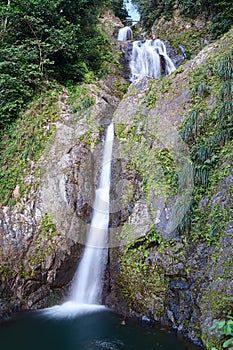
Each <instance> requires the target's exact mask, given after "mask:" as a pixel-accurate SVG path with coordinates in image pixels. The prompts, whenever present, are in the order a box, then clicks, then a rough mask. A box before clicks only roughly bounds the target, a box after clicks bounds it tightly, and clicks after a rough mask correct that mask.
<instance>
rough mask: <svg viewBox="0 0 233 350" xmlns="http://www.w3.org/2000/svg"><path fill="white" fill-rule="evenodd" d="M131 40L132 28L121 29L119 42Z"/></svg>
mask: <svg viewBox="0 0 233 350" xmlns="http://www.w3.org/2000/svg"><path fill="white" fill-rule="evenodd" d="M131 39H132V29H131V28H130V27H127V26H126V27H123V28H120V29H119V31H118V37H117V40H119V41H126V40H131Z"/></svg>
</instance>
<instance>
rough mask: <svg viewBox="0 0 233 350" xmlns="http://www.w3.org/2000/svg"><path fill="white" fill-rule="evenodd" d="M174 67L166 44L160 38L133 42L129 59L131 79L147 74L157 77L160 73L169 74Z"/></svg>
mask: <svg viewBox="0 0 233 350" xmlns="http://www.w3.org/2000/svg"><path fill="white" fill-rule="evenodd" d="M175 69H176V67H175V65H174V64H173V62H172V60H171V59H170V58H169V56H168V55H167V50H166V46H165V45H164V43H163V42H162V41H161V40H160V39H156V40H152V39H150V40H142V41H139V40H137V41H134V42H133V51H132V57H131V61H130V70H131V79H130V80H131V81H133V80H135V79H137V78H139V77H143V76H147V77H150V78H159V77H160V76H161V74H163V73H164V74H170V73H172V72H173V71H174V70H175Z"/></svg>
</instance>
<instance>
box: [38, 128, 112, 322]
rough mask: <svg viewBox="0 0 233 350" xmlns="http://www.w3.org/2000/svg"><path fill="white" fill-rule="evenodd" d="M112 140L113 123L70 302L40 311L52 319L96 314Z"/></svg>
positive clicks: (104, 253) (105, 240)
mask: <svg viewBox="0 0 233 350" xmlns="http://www.w3.org/2000/svg"><path fill="white" fill-rule="evenodd" d="M113 139H114V126H113V123H112V124H110V125H109V126H108V128H107V132H106V139H105V143H104V151H103V159H102V164H101V174H100V181H99V186H98V188H97V190H96V193H95V201H94V207H93V215H92V220H91V225H90V230H89V233H88V238H87V242H86V247H85V249H84V253H83V256H82V258H81V261H80V263H79V266H78V269H77V272H76V275H75V278H74V282H73V286H72V292H71V296H70V298H69V301H67V302H65V303H64V304H62V305H56V306H53V307H51V308H47V309H44V310H43V313H45V314H47V315H49V316H52V317H73V316H75V315H76V314H77V313H78V314H85V313H88V312H93V311H99V310H102V309H103V308H105V306H103V305H101V297H102V290H103V283H104V281H103V277H104V271H105V268H106V264H107V258H108V225H109V193H110V183H111V161H112V149H113Z"/></svg>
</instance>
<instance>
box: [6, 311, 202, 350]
mask: <svg viewBox="0 0 233 350" xmlns="http://www.w3.org/2000/svg"><path fill="white" fill-rule="evenodd" d="M0 349H1V350H94V349H110V350H130V349H132V350H159V349H161V350H171V349H172V350H198V349H199V350H200V348H198V347H196V346H194V345H192V344H190V343H189V342H187V341H186V340H184V339H183V338H182V337H181V336H178V335H177V334H176V333H173V332H171V331H168V330H162V329H161V327H159V326H156V327H148V326H142V325H140V324H139V323H135V322H133V321H130V320H128V319H127V320H126V325H121V317H120V316H119V315H116V314H115V313H113V312H112V311H109V310H108V309H101V308H100V309H98V310H96V311H94V312H92V311H91V312H87V313H85V314H83V315H80V314H76V315H75V316H74V315H72V317H56V318H55V317H51V316H48V315H44V314H42V313H40V312H27V313H22V314H19V315H17V317H16V318H15V319H13V320H11V321H8V322H5V323H3V324H1V325H0Z"/></svg>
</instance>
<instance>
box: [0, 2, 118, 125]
mask: <svg viewBox="0 0 233 350" xmlns="http://www.w3.org/2000/svg"><path fill="white" fill-rule="evenodd" d="M106 7H108V8H111V7H112V8H113V9H114V11H115V12H116V13H118V15H120V16H121V17H122V16H124V14H125V13H124V11H123V10H122V1H121V0H113V1H112V0H105V1H95V2H94V3H93V2H91V1H89V0H82V1H78V2H77V1H73V0H70V1H62V0H52V1H42V0H35V1H34V0H30V1H28V0H22V1H20V2H19V1H14V0H8V1H6V0H5V1H3V3H2V5H1V13H0V39H1V42H0V61H1V65H0V91H1V92H0V128H1V130H2V129H3V128H5V127H6V126H8V125H9V124H11V123H12V122H14V120H15V119H16V118H17V117H18V115H19V112H20V110H22V108H23V107H24V106H25V104H26V103H27V102H28V101H30V100H31V99H32V96H33V95H35V93H36V91H38V90H40V89H41V85H42V84H43V83H44V82H45V81H46V82H48V81H51V80H53V79H55V80H57V81H59V82H63V83H65V82H66V83H67V82H69V81H71V82H72V81H73V82H75V81H81V80H83V79H84V78H85V75H86V74H87V73H88V72H94V73H95V74H96V75H99V76H100V75H102V74H104V72H105V70H104V66H103V64H104V62H105V61H109V60H111V57H110V52H111V45H110V42H109V38H107V36H106V35H105V34H104V32H103V31H102V30H101V28H100V27H99V26H98V25H97V22H98V17H99V15H100V13H101V12H102V11H103V10H104V9H105V8H106Z"/></svg>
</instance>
